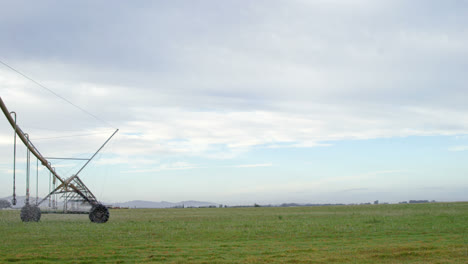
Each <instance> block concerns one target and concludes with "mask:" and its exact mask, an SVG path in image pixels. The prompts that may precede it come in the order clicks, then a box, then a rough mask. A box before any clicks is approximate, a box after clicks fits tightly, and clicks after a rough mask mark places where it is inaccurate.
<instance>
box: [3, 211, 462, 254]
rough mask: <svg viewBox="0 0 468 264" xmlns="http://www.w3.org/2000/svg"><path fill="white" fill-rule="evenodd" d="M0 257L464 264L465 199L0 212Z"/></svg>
mask: <svg viewBox="0 0 468 264" xmlns="http://www.w3.org/2000/svg"><path fill="white" fill-rule="evenodd" d="M0 238H1V241H2V242H1V243H0V262H1V263H8V262H19V263H44V262H56V263H103V262H107V263H142V262H167V263H468V203H432V204H401V205H361V206H330V207H294V208H263V207H260V208H212V209H132V210H111V218H110V220H109V222H108V223H106V224H93V223H91V222H89V220H88V218H87V215H43V216H42V219H41V221H40V222H38V223H22V222H21V221H20V219H19V212H18V211H5V210H4V211H0Z"/></svg>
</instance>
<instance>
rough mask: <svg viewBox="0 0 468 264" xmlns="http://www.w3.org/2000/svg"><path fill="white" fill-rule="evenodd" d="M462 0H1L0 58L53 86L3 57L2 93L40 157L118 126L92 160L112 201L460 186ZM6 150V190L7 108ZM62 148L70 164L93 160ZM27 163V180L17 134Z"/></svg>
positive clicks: (465, 138) (455, 190) (67, 167)
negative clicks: (76, 159) (69, 158)
mask: <svg viewBox="0 0 468 264" xmlns="http://www.w3.org/2000/svg"><path fill="white" fill-rule="evenodd" d="M467 13H468V1H461V0H457V1H456V0H448V1H431V0H430V1H426V0H425V1H422V0H419V1H403V0H401V1H400V0H382V1H374V0H348V1H344V0H343V1H339V0H328V1H325V0H310V1H307V0H287V1H286V0H283V1H279V0H254V1H237V0H236V1H234V0H225V1H215V0H200V1H189V0H180V1H112V2H110V1H99V2H96V1H41V2H37V1H1V2H0V32H1V33H2V34H0V61H2V62H3V63H6V64H7V65H9V66H10V67H13V68H14V69H16V70H18V71H20V72H21V73H23V74H24V75H26V76H28V77H29V78H32V79H33V80H34V81H36V82H37V83H40V84H41V85H42V86H43V87H41V86H39V85H37V84H36V83H34V82H32V81H31V80H28V79H26V78H24V77H23V76H22V75H20V74H18V73H17V72H15V71H13V70H11V69H10V68H9V67H7V66H5V65H4V64H0V96H1V98H2V99H3V101H4V102H5V104H6V105H7V106H8V108H9V110H10V111H15V112H16V113H17V118H18V125H19V126H20V127H21V128H22V129H23V130H24V131H25V132H27V133H28V134H29V135H30V138H31V141H32V142H33V143H34V144H35V146H36V147H37V149H39V151H40V152H41V153H42V154H43V155H44V156H45V157H90V156H91V155H92V154H93V153H94V152H95V151H96V150H97V149H98V148H99V147H100V146H101V144H103V143H104V141H105V140H106V139H107V138H108V137H109V136H110V135H111V134H112V133H113V132H114V130H115V129H117V128H118V129H119V132H118V133H117V134H116V136H115V137H114V138H112V140H111V141H110V142H109V144H108V145H106V146H105V148H104V149H103V151H101V152H100V153H99V154H98V155H97V156H96V158H95V159H94V160H93V161H92V162H91V163H90V164H89V165H88V166H87V167H86V168H85V169H84V170H83V171H82V172H81V173H80V177H81V179H82V180H83V181H84V182H85V184H87V185H88V187H89V188H90V189H91V190H92V191H93V192H94V194H95V195H96V196H97V197H98V199H100V200H102V201H105V202H123V201H129V200H151V201H171V202H178V201H184V200H198V201H210V202H215V203H221V204H228V205H237V204H253V203H259V204H279V203H283V202H297V203H363V202H373V201H375V200H379V201H380V202H399V201H407V200H419V199H424V200H426V199H427V200H437V201H466V200H468V177H467V176H468V162H467V160H468V104H467V103H466V102H467V101H468V86H467V84H468V77H467V74H466V73H467V72H468V17H467V16H466V14H467ZM44 87H45V88H44ZM46 88H47V89H46ZM57 95H58V96H57ZM63 98H65V99H66V100H63ZM0 158H1V159H0V182H1V184H0V197H6V196H10V195H11V193H12V188H13V180H12V175H13V130H12V128H11V127H10V125H9V123H8V122H7V120H6V118H1V120H0ZM35 162H36V161H35V159H33V160H32V163H33V164H32V172H31V173H32V178H33V179H32V180H31V181H32V185H31V189H32V190H34V191H33V194H34V195H35V194H36V192H35V188H36V187H35V186H36V179H35V178H38V179H39V185H38V192H39V194H38V195H39V196H44V195H45V194H46V193H47V191H48V188H49V187H48V184H49V174H48V172H47V171H46V170H45V169H44V168H40V166H39V168H38V169H36V163H35ZM51 162H52V165H53V166H54V167H55V168H56V170H57V172H58V173H59V174H60V175H61V176H62V177H64V178H67V177H70V176H71V175H73V174H74V173H76V172H77V171H78V170H79V168H80V167H81V166H82V165H83V162H82V161H81V163H80V161H78V162H70V161H63V160H51ZM16 173H17V182H16V185H17V194H18V195H24V193H25V188H26V187H25V175H26V151H25V148H24V146H22V145H20V146H18V157H17V170H16Z"/></svg>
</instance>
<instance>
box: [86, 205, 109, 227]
mask: <svg viewBox="0 0 468 264" xmlns="http://www.w3.org/2000/svg"><path fill="white" fill-rule="evenodd" d="M89 220H91V222H93V223H105V222H107V220H109V209H107V207H106V206H104V205H102V204H97V205H94V206H93V207H92V208H91V211H90V212H89Z"/></svg>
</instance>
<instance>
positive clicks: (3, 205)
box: [0, 200, 11, 209]
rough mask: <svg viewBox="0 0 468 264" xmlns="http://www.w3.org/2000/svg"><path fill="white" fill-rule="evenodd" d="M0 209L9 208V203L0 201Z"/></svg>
mask: <svg viewBox="0 0 468 264" xmlns="http://www.w3.org/2000/svg"><path fill="white" fill-rule="evenodd" d="M1 208H11V203H10V202H9V201H7V200H0V209H1Z"/></svg>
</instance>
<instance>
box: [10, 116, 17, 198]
mask: <svg viewBox="0 0 468 264" xmlns="http://www.w3.org/2000/svg"><path fill="white" fill-rule="evenodd" d="M10 115H15V136H14V141H13V142H14V143H13V145H14V146H13V199H11V203H12V204H13V205H16V113H15V112H10Z"/></svg>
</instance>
